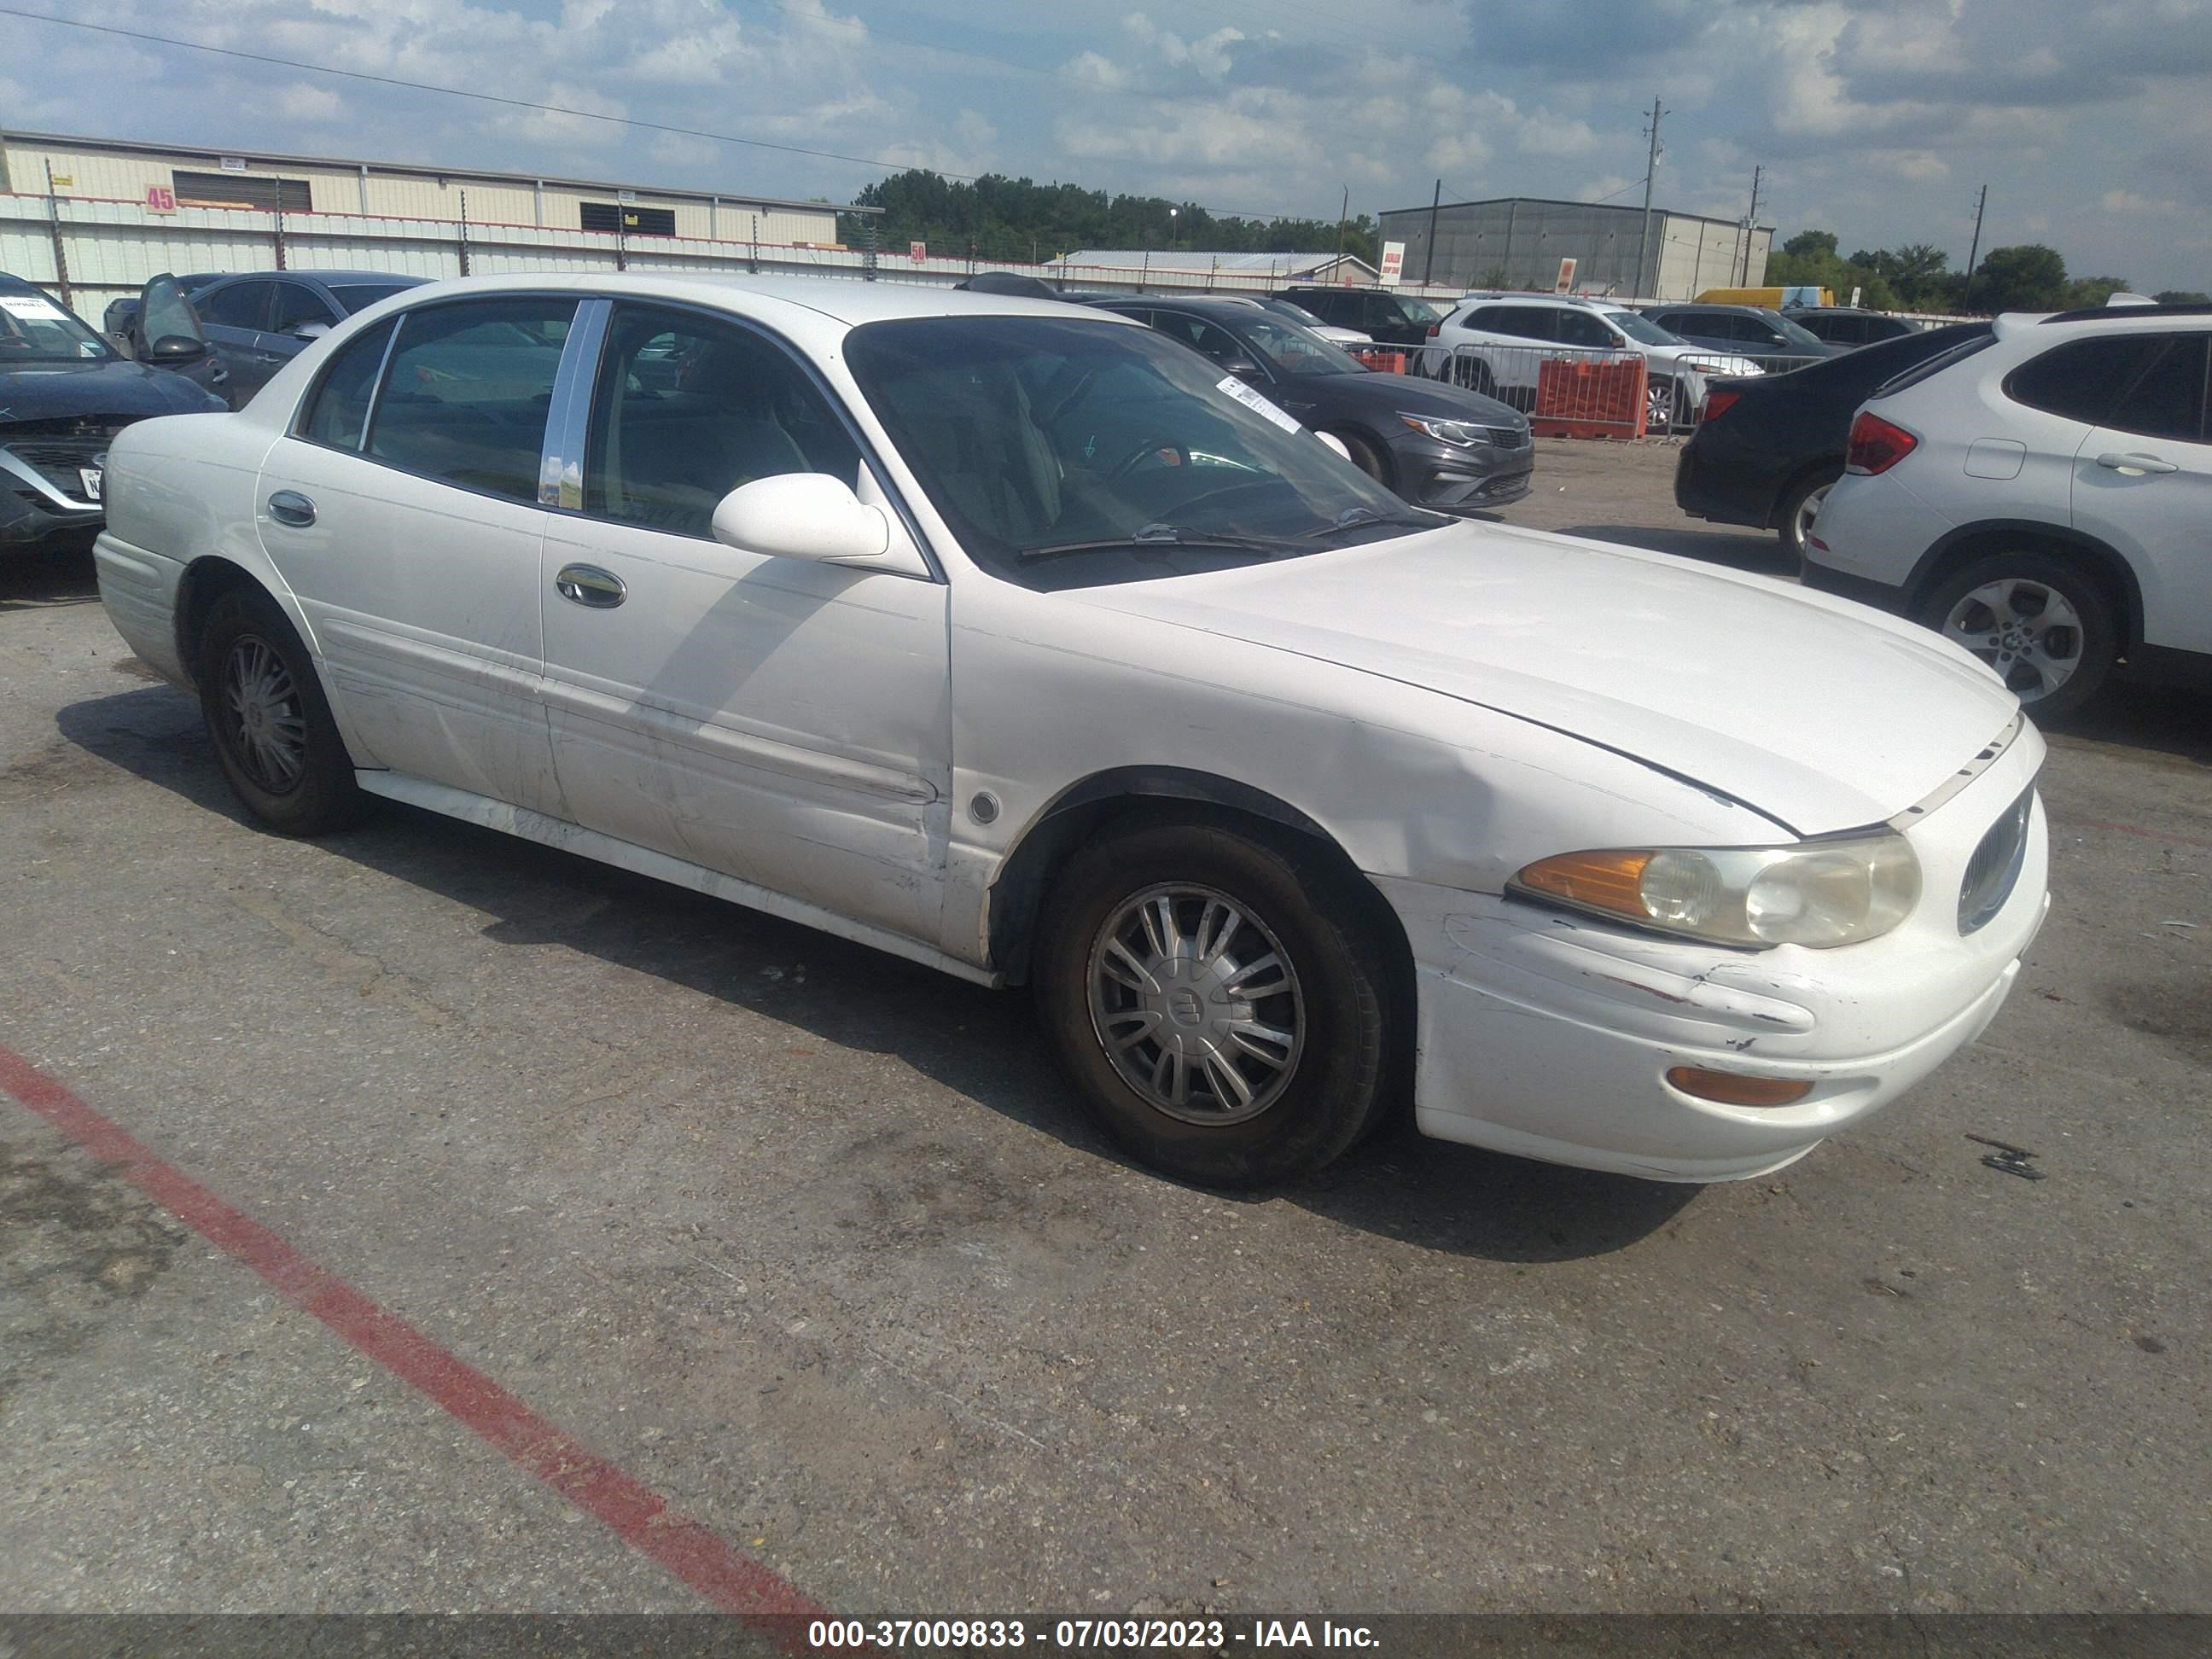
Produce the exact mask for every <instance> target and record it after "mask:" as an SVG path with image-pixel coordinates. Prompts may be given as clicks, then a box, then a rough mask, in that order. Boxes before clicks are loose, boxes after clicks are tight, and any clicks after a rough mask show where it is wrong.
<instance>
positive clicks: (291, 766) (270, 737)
mask: <svg viewBox="0 0 2212 1659" xmlns="http://www.w3.org/2000/svg"><path fill="white" fill-rule="evenodd" d="M222 697H223V702H224V704H225V705H226V706H227V707H228V708H229V710H230V732H229V734H228V735H229V737H230V739H231V743H230V747H231V752H232V753H233V754H234V755H235V756H237V757H238V761H239V763H240V765H241V766H243V767H244V768H245V769H246V774H247V775H249V776H250V777H252V780H253V781H254V782H256V783H257V784H258V785H260V786H261V787H263V788H264V789H266V790H267V791H269V793H270V794H272V795H282V794H284V793H288V792H289V791H290V790H291V789H293V788H294V787H296V786H297V785H298V783H299V781H300V778H301V774H302V773H303V772H304V771H305V770H306V769H307V714H306V712H305V711H304V710H303V709H302V708H301V706H300V693H299V688H298V687H297V686H295V685H294V684H292V676H291V672H290V671H289V670H288V669H287V668H286V667H285V666H284V659H283V658H282V657H279V656H278V655H277V654H276V652H275V650H274V649H272V648H271V647H270V645H269V644H268V642H267V641H264V640H260V639H257V638H255V637H254V636H253V635H251V634H248V635H245V636H244V637H242V638H241V639H240V641H238V643H237V644H235V645H234V646H232V647H231V648H230V656H229V658H228V659H227V660H226V661H225V662H224V664H223V667H222Z"/></svg>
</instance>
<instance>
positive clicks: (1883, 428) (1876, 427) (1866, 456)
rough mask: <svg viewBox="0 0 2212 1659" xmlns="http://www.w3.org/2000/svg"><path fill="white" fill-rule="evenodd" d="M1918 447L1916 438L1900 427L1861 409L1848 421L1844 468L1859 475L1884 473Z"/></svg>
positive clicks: (1871, 411)
mask: <svg viewBox="0 0 2212 1659" xmlns="http://www.w3.org/2000/svg"><path fill="white" fill-rule="evenodd" d="M1918 447H1920V440H1919V439H1917V438H1916V437H1914V436H1913V435H1911V433H1910V432H1907V431H1906V430H1905V428H1903V427H1901V426H1893V425H1892V424H1890V422H1887V421H1885V420H1883V419H1882V418H1881V416H1879V415H1877V414H1875V412H1874V411H1873V410H1866V409H1863V410H1860V411H1859V417H1858V419H1857V420H1856V421H1853V422H1851V441H1850V444H1849V445H1848V446H1847V447H1845V449H1844V471H1846V472H1856V473H1857V474H1858V475H1859V476H1860V477H1869V478H1870V477H1873V476H1874V475H1875V473H1877V472H1887V471H1889V469H1890V468H1892V467H1893V466H1895V465H1897V464H1898V463H1899V461H1901V460H1903V459H1905V457H1906V456H1907V455H1910V454H1911V453H1912V452H1913V451H1914V450H1916V449H1917V448H1918Z"/></svg>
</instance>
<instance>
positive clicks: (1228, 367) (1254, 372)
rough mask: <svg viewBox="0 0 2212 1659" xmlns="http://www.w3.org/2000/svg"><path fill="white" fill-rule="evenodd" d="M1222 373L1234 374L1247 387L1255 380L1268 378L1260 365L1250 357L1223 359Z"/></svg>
mask: <svg viewBox="0 0 2212 1659" xmlns="http://www.w3.org/2000/svg"><path fill="white" fill-rule="evenodd" d="M1221 372H1222V373H1223V374H1234V375H1235V376H1236V377H1237V379H1238V380H1242V381H1243V382H1244V384H1245V385H1247V386H1249V385H1251V384H1252V383H1253V382H1254V381H1255V380H1265V379H1267V376H1266V375H1265V374H1261V371H1260V365H1259V364H1257V363H1255V362H1253V361H1252V360H1251V359H1250V358H1249V357H1224V358H1223V359H1221Z"/></svg>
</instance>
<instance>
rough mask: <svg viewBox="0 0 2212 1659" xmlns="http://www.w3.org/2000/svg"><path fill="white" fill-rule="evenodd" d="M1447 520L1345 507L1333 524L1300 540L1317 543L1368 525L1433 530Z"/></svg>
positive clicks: (1370, 508)
mask: <svg viewBox="0 0 2212 1659" xmlns="http://www.w3.org/2000/svg"><path fill="white" fill-rule="evenodd" d="M1447 523H1449V520H1447V519H1445V518H1443V516H1442V515H1441V514H1437V513H1418V514H1416V513H1386V512H1384V511H1383V509H1382V508H1381V507H1346V508H1345V509H1344V511H1343V512H1341V513H1338V514H1337V515H1336V522H1335V523H1334V524H1325V525H1323V526H1322V527H1321V528H1320V529H1318V530H1309V531H1307V532H1305V535H1304V538H1302V539H1304V540H1306V541H1318V540H1319V539H1320V538H1322V537H1323V536H1334V535H1335V534H1337V533H1338V532H1340V531H1345V530H1364V529H1366V528H1367V526H1370V525H1376V524H1402V525H1407V526H1410V527H1412V528H1413V529H1415V530H1434V529H1436V528H1437V526H1440V525H1443V524H1447Z"/></svg>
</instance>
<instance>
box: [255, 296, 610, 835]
mask: <svg viewBox="0 0 2212 1659" xmlns="http://www.w3.org/2000/svg"><path fill="white" fill-rule="evenodd" d="M575 308H576V301H574V298H572V297H568V296H562V297H549V296H538V295H498V296H486V297H483V298H480V299H470V300H464V301H451V302H448V303H446V304H439V305H427V306H421V307H416V308H415V309H413V310H410V311H407V312H404V313H401V314H400V315H399V316H398V318H396V319H389V320H387V321H386V322H384V323H381V324H380V325H377V326H375V327H374V328H371V329H369V330H368V331H366V332H364V333H362V334H357V335H356V336H355V337H352V338H351V339H350V340H349V341H348V342H347V343H345V344H344V345H343V346H342V347H341V348H339V349H338V350H337V352H336V353H334V354H333V356H331V360H330V362H328V364H327V365H325V368H324V370H323V372H322V374H320V375H319V377H318V380H317V383H316V385H315V386H314V387H313V389H312V390H311V391H310V392H309V395H308V397H307V399H306V400H305V402H304V403H303V405H302V407H301V410H300V412H299V414H298V416H297V417H296V418H295V421H294V422H293V424H292V426H291V428H290V429H289V431H288V432H287V433H286V435H284V436H283V438H280V439H279V440H278V441H277V442H276V445H275V447H273V448H271V449H270V452H269V455H268V458H267V459H266V460H265V461H264V463H263V464H262V472H261V481H260V488H259V490H258V518H259V527H260V532H261V540H262V545H263V546H264V548H265V549H266V550H268V553H269V556H270V559H271V560H272V561H273V562H275V564H276V568H277V570H278V572H279V574H282V575H283V578H284V580H285V581H286V582H287V583H289V585H290V586H291V588H292V590H293V592H295V593H296V594H297V595H298V596H299V599H300V603H301V607H302V608H303V609H304V611H306V613H307V622H308V625H309V627H310V628H311V629H313V634H314V643H315V648H316V650H317V652H318V653H319V655H320V656H321V658H322V659H323V663H324V666H325V684H327V685H328V687H329V689H330V691H331V701H332V702H333V703H334V704H335V705H337V709H338V713H339V715H340V718H341V720H343V722H344V724H345V726H346V728H347V732H348V736H349V738H350V739H352V741H353V742H354V744H355V746H356V750H357V751H358V752H357V753H356V759H357V760H358V761H359V762H360V763H362V764H363V765H366V766H372V767H382V768H386V769H390V770H391V771H392V772H395V773H399V774H404V775H407V776H410V777H413V778H419V779H422V780H424V781H428V782H430V783H435V784H442V785H446V786H447V787H453V788H456V789H461V790H465V791H467V792H468V793H471V794H475V795H483V796H489V798H491V799H494V800H498V801H504V802H507V803H510V804H512V805H518V806H524V807H528V808H531V809H532V810H533V811H542V812H547V813H550V814H554V815H556V816H558V815H560V811H561V808H560V800H559V796H558V793H557V790H556V787H555V783H554V777H553V758H552V750H551V743H550V738H549V735H548V728H547V724H546V719H545V713H544V705H543V703H542V702H540V701H539V698H538V690H539V680H540V678H541V675H542V673H543V671H544V658H545V651H544V623H543V618H542V617H541V615H540V606H539V595H538V550H539V545H540V544H541V543H542V542H543V541H544V534H545V524H546V520H547V516H548V515H547V513H546V512H545V510H544V508H542V507H539V506H538V477H539V472H540V468H541V465H542V458H543V453H544V447H545V430H546V424H547V416H548V410H549V409H550V405H551V403H552V398H553V392H554V388H555V386H556V380H557V378H558V371H559V368H560V365H561V362H562V352H563V349H564V347H565V345H566V343H567V339H568V331H569V325H570V322H571V319H572V318H573V316H574V312H575Z"/></svg>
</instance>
